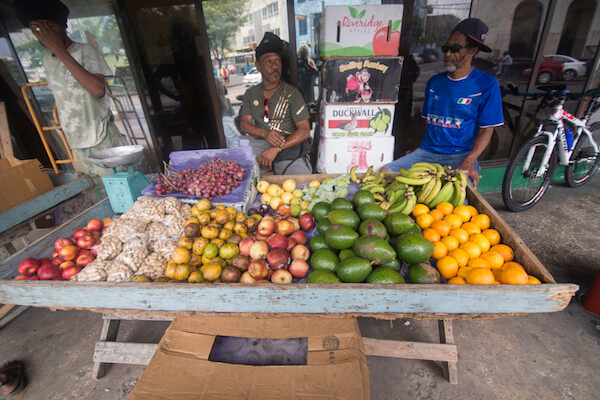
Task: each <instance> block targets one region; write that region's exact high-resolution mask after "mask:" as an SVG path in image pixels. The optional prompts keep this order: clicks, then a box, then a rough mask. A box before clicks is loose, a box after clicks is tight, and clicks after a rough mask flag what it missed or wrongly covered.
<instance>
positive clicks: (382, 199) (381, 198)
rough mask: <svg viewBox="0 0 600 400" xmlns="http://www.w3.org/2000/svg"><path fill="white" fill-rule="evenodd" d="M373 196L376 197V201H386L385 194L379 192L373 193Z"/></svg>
mask: <svg viewBox="0 0 600 400" xmlns="http://www.w3.org/2000/svg"><path fill="white" fill-rule="evenodd" d="M373 198H375V201H376V202H377V201H379V202H381V201H385V197H383V195H381V194H379V193H373Z"/></svg>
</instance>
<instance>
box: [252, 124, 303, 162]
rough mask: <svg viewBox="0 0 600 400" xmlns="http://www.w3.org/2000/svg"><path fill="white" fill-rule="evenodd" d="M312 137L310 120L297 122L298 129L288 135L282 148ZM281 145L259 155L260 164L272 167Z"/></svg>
mask: <svg viewBox="0 0 600 400" xmlns="http://www.w3.org/2000/svg"><path fill="white" fill-rule="evenodd" d="M309 137H310V124H309V123H308V120H307V119H306V120H304V121H300V122H297V123H296V131H295V132H294V133H292V134H291V135H290V136H288V137H287V139H286V140H285V143H284V144H283V145H282V146H281V150H285V149H288V148H290V147H293V146H296V145H298V144H300V143H302V142H304V141H305V140H306V139H308V138H309ZM279 152H280V149H279V147H275V146H274V147H269V148H268V149H266V150H265V151H263V153H262V154H261V155H260V157H258V164H259V165H260V166H261V167H264V168H272V167H273V161H274V160H275V158H276V157H277V155H278V154H279Z"/></svg>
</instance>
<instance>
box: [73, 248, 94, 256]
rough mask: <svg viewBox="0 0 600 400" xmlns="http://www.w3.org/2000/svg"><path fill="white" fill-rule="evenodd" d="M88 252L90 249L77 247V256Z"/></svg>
mask: <svg viewBox="0 0 600 400" xmlns="http://www.w3.org/2000/svg"><path fill="white" fill-rule="evenodd" d="M90 253H91V251H90V249H82V248H79V250H77V257H79V256H82V255H84V254H90ZM77 257H75V258H77Z"/></svg>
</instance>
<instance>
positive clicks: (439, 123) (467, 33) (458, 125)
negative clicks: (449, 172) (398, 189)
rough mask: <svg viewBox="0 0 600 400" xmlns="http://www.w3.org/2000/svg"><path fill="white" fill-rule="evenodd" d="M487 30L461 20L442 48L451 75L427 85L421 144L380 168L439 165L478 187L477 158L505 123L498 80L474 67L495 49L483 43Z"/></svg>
mask: <svg viewBox="0 0 600 400" xmlns="http://www.w3.org/2000/svg"><path fill="white" fill-rule="evenodd" d="M487 34H488V27H487V26H486V25H485V24H484V23H483V22H482V21H481V20H479V19H477V18H468V19H465V20H463V21H461V22H460V23H459V24H458V25H457V26H456V27H455V28H454V30H453V31H452V33H451V34H450V37H449V38H448V41H447V42H446V44H445V45H444V46H442V51H443V52H444V64H445V66H446V71H447V72H443V73H440V74H437V75H434V76H433V77H431V78H430V79H429V81H428V82H427V86H426V88H425V101H424V103H423V112H422V113H421V116H422V117H423V118H425V120H426V123H427V130H426V132H425V137H424V138H423V141H422V142H421V146H419V148H417V149H416V150H415V151H413V152H412V153H409V154H407V155H405V156H403V157H401V158H399V159H397V160H395V161H392V162H391V163H389V164H386V165H385V166H384V167H382V168H381V170H382V171H386V172H389V171H399V170H400V168H405V169H408V168H410V167H411V165H413V164H414V163H416V162H421V161H425V162H437V163H440V164H442V165H450V166H452V168H456V169H459V170H463V171H465V172H466V173H467V175H468V177H469V178H470V179H471V180H472V182H473V184H474V185H475V186H477V183H478V182H479V178H480V175H479V165H478V164H477V158H478V157H479V156H480V155H481V153H482V152H483V151H484V150H485V148H486V147H487V145H488V143H489V142H490V139H491V137H492V134H493V132H494V127H495V126H499V125H502V124H503V123H504V118H503V115H502V97H501V94H500V86H499V85H498V80H497V79H496V78H494V77H493V76H491V75H488V74H486V73H485V72H483V71H480V70H478V69H477V68H475V67H473V65H472V60H473V57H475V55H476V54H477V52H479V51H483V52H486V53H489V52H491V51H492V49H491V48H490V47H489V46H487V45H486V44H485V43H484V41H485V38H486V37H487Z"/></svg>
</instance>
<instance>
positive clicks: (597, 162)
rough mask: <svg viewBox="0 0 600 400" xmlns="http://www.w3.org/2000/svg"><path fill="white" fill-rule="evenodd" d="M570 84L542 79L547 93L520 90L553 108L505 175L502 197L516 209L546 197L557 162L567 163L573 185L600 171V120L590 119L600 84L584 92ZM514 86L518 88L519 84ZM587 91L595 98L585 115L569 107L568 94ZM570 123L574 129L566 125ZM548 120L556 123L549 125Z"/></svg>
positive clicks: (572, 96) (599, 96)
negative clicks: (573, 90)
mask: <svg viewBox="0 0 600 400" xmlns="http://www.w3.org/2000/svg"><path fill="white" fill-rule="evenodd" d="M565 88H566V86H565V85H560V84H557V85H542V86H538V89H540V90H542V91H543V92H544V93H518V90H517V93H515V94H518V95H520V96H528V97H531V98H533V99H537V98H540V97H541V98H542V103H541V106H542V107H543V106H548V107H552V113H551V115H550V116H549V117H548V118H546V119H544V120H543V121H541V122H540V123H539V125H538V128H537V132H536V133H535V135H534V136H533V137H532V138H531V139H529V140H528V141H526V142H525V143H524V144H523V145H522V146H521V147H520V148H519V150H518V151H517V152H516V153H515V155H514V156H513V157H512V158H511V160H510V161H509V163H508V166H507V168H506V172H505V174H504V178H503V180H502V200H503V201H504V204H505V205H506V207H508V209H509V210H511V211H525V210H528V209H530V208H531V207H533V206H534V205H535V204H536V203H537V202H538V201H540V199H541V198H542V196H543V195H544V193H545V192H546V190H547V189H548V186H549V185H550V182H551V181H552V176H553V173H554V170H555V168H556V166H557V165H564V166H565V181H566V183H567V185H568V186H570V187H579V186H582V185H584V184H585V183H587V182H588V181H589V180H590V179H591V178H592V177H593V176H594V174H595V173H596V172H597V171H598V167H599V166H600V154H599V152H600V149H599V147H598V142H599V141H600V122H597V123H594V124H592V125H590V126H588V120H589V117H590V116H591V115H592V114H593V113H594V112H595V111H597V110H598V109H599V108H600V88H597V89H592V90H590V91H588V92H586V93H583V95H580V94H571V93H569V91H568V90H565ZM511 89H512V90H513V92H514V90H515V89H516V88H514V87H513V88H511ZM582 97H591V98H592V100H591V101H590V103H589V106H588V108H587V110H586V112H585V115H584V117H583V119H579V118H577V117H575V116H574V115H572V114H570V113H569V112H567V111H565V110H564V108H563V107H564V104H565V101H566V100H567V99H573V100H578V99H580V98H582ZM542 107H539V108H542ZM539 108H538V109H539ZM565 124H567V125H566V126H567V127H571V126H572V127H573V129H572V130H571V129H567V130H565ZM547 125H552V126H554V128H553V129H551V130H547V129H545V128H546V126H547ZM569 136H571V137H569ZM557 143H558V144H559V145H558V146H557Z"/></svg>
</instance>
